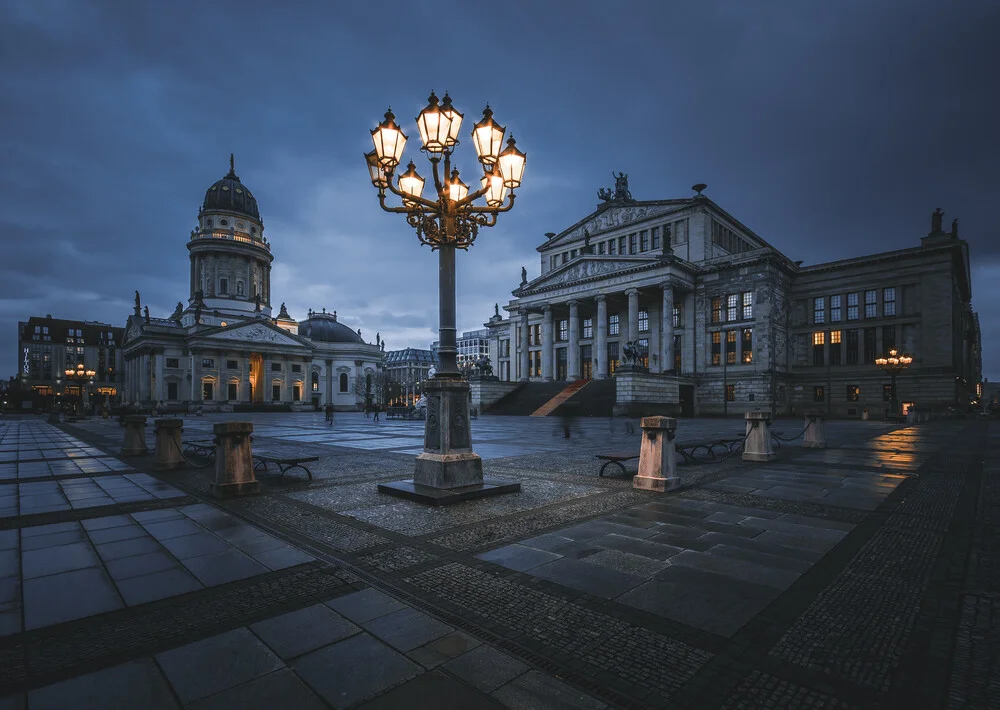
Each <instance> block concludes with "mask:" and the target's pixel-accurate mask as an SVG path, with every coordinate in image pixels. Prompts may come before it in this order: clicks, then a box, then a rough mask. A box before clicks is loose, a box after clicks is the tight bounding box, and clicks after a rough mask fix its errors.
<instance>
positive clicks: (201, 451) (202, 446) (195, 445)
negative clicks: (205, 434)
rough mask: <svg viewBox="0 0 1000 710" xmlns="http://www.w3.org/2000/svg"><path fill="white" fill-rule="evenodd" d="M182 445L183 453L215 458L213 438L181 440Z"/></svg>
mask: <svg viewBox="0 0 1000 710" xmlns="http://www.w3.org/2000/svg"><path fill="white" fill-rule="evenodd" d="M181 443H182V444H183V446H184V453H185V454H193V455H195V456H204V457H205V458H210V459H211V458H215V441H214V440H213V439H198V440H196V441H184V442H181Z"/></svg>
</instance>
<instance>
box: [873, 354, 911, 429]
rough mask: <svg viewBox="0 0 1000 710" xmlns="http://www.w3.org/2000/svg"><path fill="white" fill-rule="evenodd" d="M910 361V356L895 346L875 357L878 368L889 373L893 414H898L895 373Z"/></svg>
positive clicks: (905, 366)
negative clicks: (884, 353)
mask: <svg viewBox="0 0 1000 710" xmlns="http://www.w3.org/2000/svg"><path fill="white" fill-rule="evenodd" d="M911 362H913V358H912V357H910V356H909V355H901V354H900V353H899V352H898V351H897V350H896V348H892V349H890V350H889V352H888V353H887V354H886V355H884V356H882V357H877V358H875V364H876V365H878V367H879V369H880V370H883V371H885V372H888V373H889V377H890V382H891V384H890V385H889V399H890V406H891V407H892V413H893V415H896V414H899V412H898V411H897V408H898V407H897V404H896V375H898V374H899V373H900V372H902V371H903V370H905V369H906V368H908V367H909V366H910V363H911Z"/></svg>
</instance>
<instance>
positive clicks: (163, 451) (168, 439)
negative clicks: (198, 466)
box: [153, 419, 187, 471]
mask: <svg viewBox="0 0 1000 710" xmlns="http://www.w3.org/2000/svg"><path fill="white" fill-rule="evenodd" d="M153 425H154V431H155V432H156V461H155V462H154V463H153V468H154V469H155V470H157V471H165V470H168V469H172V468H184V466H186V465H187V464H186V462H185V461H184V455H183V454H182V453H181V430H182V429H183V428H184V420H183V419H157V420H156V421H154V422H153Z"/></svg>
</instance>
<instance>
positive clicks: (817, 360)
mask: <svg viewBox="0 0 1000 710" xmlns="http://www.w3.org/2000/svg"><path fill="white" fill-rule="evenodd" d="M824 345H826V333H824V332H822V331H817V332H815V333H813V365H822V364H823V346H824Z"/></svg>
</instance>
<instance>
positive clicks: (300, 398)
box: [123, 157, 382, 410]
mask: <svg viewBox="0 0 1000 710" xmlns="http://www.w3.org/2000/svg"><path fill="white" fill-rule="evenodd" d="M271 246H272V245H271V243H270V242H269V241H268V239H267V238H266V237H265V236H264V222H263V220H262V219H261V217H260V212H259V211H258V206H257V201H256V199H255V198H254V196H253V195H252V194H251V192H250V190H249V189H247V187H246V185H244V184H243V183H242V182H241V181H240V179H239V177H237V175H236V172H235V169H234V166H233V162H232V157H230V170H229V173H228V174H227V175H226V176H225V177H223V178H222V179H221V180H218V181H217V182H215V183H214V184H213V185H211V186H210V187H209V188H208V190H207V192H206V193H205V199H204V201H203V203H202V205H201V207H200V208H199V210H198V226H197V227H196V228H195V229H193V230H192V231H191V234H190V237H189V239H188V241H187V249H188V252H189V254H190V261H191V271H190V285H189V289H188V297H187V306H185V305H184V304H183V303H182V302H178V303H177V308H176V309H175V310H174V312H173V314H171V315H170V316H168V317H166V318H161V317H153V316H151V315H150V313H149V308H148V307H147V308H145V309H143V308H142V305H141V303H140V294H139V292H138V291H136V293H135V309H134V312H133V313H132V315H130V316H129V317H128V323H127V325H126V329H125V339H124V345H123V350H124V356H125V381H124V383H125V384H124V390H125V398H126V401H128V402H130V403H131V402H138V403H140V404H150V403H152V402H163V403H164V404H168V405H169V404H171V403H177V404H180V403H184V404H188V405H195V406H202V407H204V408H205V409H208V410H212V409H225V408H227V407H229V406H234V405H241V406H242V405H258V406H261V407H266V406H273V405H289V406H292V408H298V407H303V406H325V405H326V404H327V403H332V404H333V405H334V406H335V407H336V408H337V409H355V408H357V407H359V406H362V405H363V403H364V400H365V399H366V397H365V392H366V391H367V392H371V388H372V382H373V379H374V378H375V377H376V376H377V373H378V369H379V368H380V367H381V364H382V348H381V345H380V343H379V340H380V339H379V338H378V336H376V342H375V343H367V342H365V341H364V339H363V338H362V335H361V331H360V330H357V331H355V330H353V329H351V328H350V327H349V326H347V325H345V324H344V323H342V322H340V321H338V319H337V312H336V311H333V312H331V313H327V312H326V309H325V308H324V309H322V310H321V311H310V312H309V315H308V317H307V318H306V319H305V320H303V321H296V320H295V319H294V318H292V317H291V316H290V315H289V313H288V311H287V310H286V308H285V306H284V304H281V308H280V309H279V312H278V314H277V315H276V316H274V315H272V294H271V264H272V262H273V261H274V256H273V254H272V252H271Z"/></svg>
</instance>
